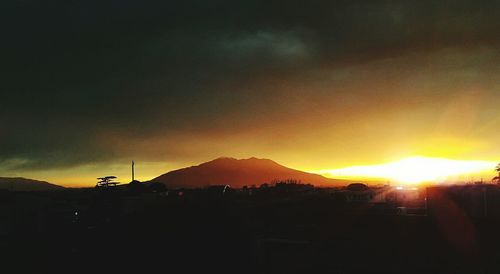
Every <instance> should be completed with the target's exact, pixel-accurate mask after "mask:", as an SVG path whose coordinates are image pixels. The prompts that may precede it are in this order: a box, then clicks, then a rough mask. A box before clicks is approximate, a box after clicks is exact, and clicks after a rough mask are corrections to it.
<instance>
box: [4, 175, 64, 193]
mask: <svg viewBox="0 0 500 274" xmlns="http://www.w3.org/2000/svg"><path fill="white" fill-rule="evenodd" d="M0 189H4V190H5V189H6V190H11V191H47V190H58V189H64V187H63V186H59V185H56V184H52V183H49V182H46V181H40V180H35V179H29V178H24V177H0Z"/></svg>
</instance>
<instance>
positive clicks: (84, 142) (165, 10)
mask: <svg viewBox="0 0 500 274" xmlns="http://www.w3.org/2000/svg"><path fill="white" fill-rule="evenodd" d="M1 6H2V7H1V11H0V14H1V16H0V17H1V18H2V19H0V20H1V23H2V26H3V28H4V29H5V31H3V34H2V45H1V48H2V65H3V68H4V69H3V72H2V81H1V90H2V98H1V101H0V115H1V116H0V122H1V128H0V138H1V143H0V165H3V166H4V168H5V167H8V168H12V169H20V168H47V167H61V166H74V165H79V164H81V163H85V162H89V161H93V162H96V161H106V160H108V159H109V158H110V157H115V156H118V157H120V152H119V151H115V150H114V149H113V148H110V147H108V146H107V145H109V144H107V143H106V142H101V138H102V136H103V135H107V134H111V133H112V134H113V135H120V134H124V135H127V136H128V137H130V136H132V137H130V138H132V139H134V138H142V137H144V138H146V137H149V136H156V135H162V134H165V135H169V134H174V133H175V132H193V134H200V138H202V136H203V132H204V130H206V129H210V128H213V127H217V126H219V123H218V121H219V118H220V117H225V116H227V115H231V114H234V113H235V112H237V111H241V112H242V113H249V114H248V115H252V110H254V109H256V108H258V106H259V105H262V104H264V105H266V104H269V105H268V106H269V108H279V106H275V105H273V104H274V102H275V101H274V100H272V98H273V97H275V96H279V94H278V95H277V94H272V91H269V90H266V91H265V92H264V91H260V90H259V89H245V88H238V87H248V86H251V85H252V84H254V83H256V82H258V81H259V80H260V79H266V78H273V79H288V78H289V77H293V76H294V75H297V74H301V73H303V72H304V71H307V70H310V69H315V68H319V67H329V66H342V65H343V64H346V63H363V62H366V61H369V60H373V59H377V58H383V57H387V56H393V55H397V54H401V53H402V52H403V53H404V52H409V51H415V50H429V49H436V48H441V47H446V46H457V47H469V46H474V45H477V44H484V45H488V46H495V45H497V44H498V38H497V37H498V35H497V34H498V33H497V32H498V29H499V27H500V21H499V20H497V19H498V18H500V9H499V8H500V4H496V3H495V2H494V1H307V2H305V1H227V0H226V1H223V0H219V1H130V0H128V1H125V0H121V1H118V0H116V1H96V0H89V1H30V0H25V1H6V2H4V3H2V4H1ZM260 109H262V108H260ZM264 109H266V108H265V107H264ZM241 116H244V115H241ZM241 116H237V117H235V119H239V120H237V121H235V122H234V124H236V125H235V127H237V126H238V124H241V123H242V124H244V123H245V122H244V121H245V119H243V117H241ZM240 126H241V125H240ZM130 146H133V143H131V144H130ZM172 151H173V152H172V154H175V152H174V151H175V150H172ZM172 156H176V155H172Z"/></svg>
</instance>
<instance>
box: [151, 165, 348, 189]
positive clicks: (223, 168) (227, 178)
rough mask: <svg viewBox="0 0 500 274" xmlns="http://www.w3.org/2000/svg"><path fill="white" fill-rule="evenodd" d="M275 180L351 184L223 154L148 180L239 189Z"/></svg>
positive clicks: (320, 183)
mask: <svg viewBox="0 0 500 274" xmlns="http://www.w3.org/2000/svg"><path fill="white" fill-rule="evenodd" d="M275 179H278V180H287V179H295V180H300V181H301V182H302V183H309V184H313V185H316V186H343V185H347V184H348V183H350V182H349V181H344V180H335V179H329V178H326V177H323V176H321V175H317V174H312V173H307V172H303V171H299V170H296V169H291V168H288V167H285V166H282V165H280V164H278V163H276V162H274V161H272V160H269V159H258V158H249V159H241V160H238V159H234V158H225V157H223V158H218V159H215V160H213V161H210V162H206V163H203V164H200V165H198V166H192V167H188V168H182V169H178V170H174V171H170V172H168V173H165V174H163V175H161V176H159V177H156V178H154V179H152V180H151V182H161V183H163V184H165V185H166V186H167V187H169V188H195V187H204V186H209V185H222V184H228V185H230V186H231V187H236V188H240V187H243V186H250V185H256V186H259V185H260V184H262V183H270V182H271V181H273V180H275Z"/></svg>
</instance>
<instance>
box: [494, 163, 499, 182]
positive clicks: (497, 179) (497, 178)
mask: <svg viewBox="0 0 500 274" xmlns="http://www.w3.org/2000/svg"><path fill="white" fill-rule="evenodd" d="M495 171H496V172H497V173H498V176H495V178H493V182H496V183H500V163H499V164H498V165H497V166H496V167H495Z"/></svg>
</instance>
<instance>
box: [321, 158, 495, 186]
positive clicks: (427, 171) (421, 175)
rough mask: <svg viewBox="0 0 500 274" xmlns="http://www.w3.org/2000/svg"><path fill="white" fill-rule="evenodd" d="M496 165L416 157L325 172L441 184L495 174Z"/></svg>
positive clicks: (348, 176) (366, 177)
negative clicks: (476, 175) (489, 172)
mask: <svg viewBox="0 0 500 274" xmlns="http://www.w3.org/2000/svg"><path fill="white" fill-rule="evenodd" d="M495 165H496V162H492V161H478V160H451V159H446V158H430V157H422V156H415V157H409V158H405V159H402V160H399V161H395V162H390V163H385V164H379V165H366V166H352V167H346V168H340V169H332V170H322V171H320V172H319V173H321V174H325V175H327V176H328V177H333V178H344V179H374V180H389V181H391V182H396V183H400V184H420V183H439V182H444V181H449V180H453V179H458V178H460V177H463V176H464V175H472V174H478V173H483V172H485V171H491V170H493V169H494V167H495Z"/></svg>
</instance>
